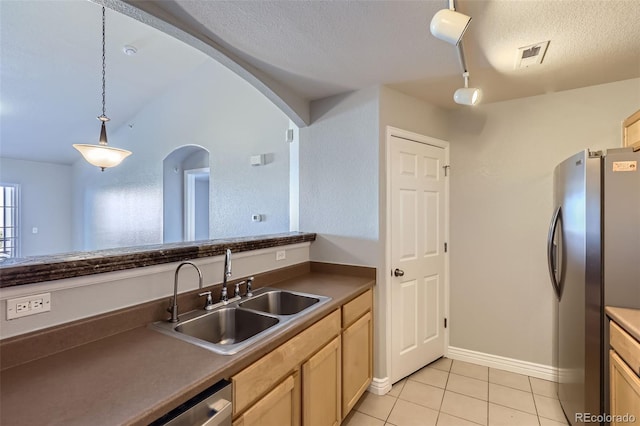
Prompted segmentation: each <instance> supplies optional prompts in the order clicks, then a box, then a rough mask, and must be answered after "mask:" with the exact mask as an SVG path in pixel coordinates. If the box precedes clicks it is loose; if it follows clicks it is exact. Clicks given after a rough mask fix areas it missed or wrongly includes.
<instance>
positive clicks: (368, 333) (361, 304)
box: [342, 290, 373, 419]
mask: <svg viewBox="0 0 640 426" xmlns="http://www.w3.org/2000/svg"><path fill="white" fill-rule="evenodd" d="M372 305H373V300H372V291H371V290H368V291H367V292H366V293H364V294H362V295H361V296H359V297H358V298H356V299H355V300H353V301H352V302H350V303H348V304H346V305H345V306H344V307H343V309H342V320H343V331H342V418H343V419H344V418H345V417H346V416H347V414H349V412H350V411H351V409H352V408H353V407H354V406H355V405H356V403H357V402H358V400H359V399H360V397H361V396H362V394H364V392H365V391H366V390H367V387H368V386H369V384H371V380H372V379H373V321H372V318H373V317H372V312H371V310H372Z"/></svg>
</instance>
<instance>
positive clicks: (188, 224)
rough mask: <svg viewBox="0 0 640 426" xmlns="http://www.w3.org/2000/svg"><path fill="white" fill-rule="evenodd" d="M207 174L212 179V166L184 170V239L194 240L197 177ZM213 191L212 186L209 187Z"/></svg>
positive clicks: (208, 178)
mask: <svg viewBox="0 0 640 426" xmlns="http://www.w3.org/2000/svg"><path fill="white" fill-rule="evenodd" d="M205 175H206V176H207V180H209V181H210V180H211V176H210V168H209V167H202V168H199V169H187V170H185V171H184V201H183V206H184V207H183V236H182V239H183V241H194V240H195V233H196V222H195V203H196V194H195V188H196V178H197V177H199V176H205ZM209 193H211V187H209Z"/></svg>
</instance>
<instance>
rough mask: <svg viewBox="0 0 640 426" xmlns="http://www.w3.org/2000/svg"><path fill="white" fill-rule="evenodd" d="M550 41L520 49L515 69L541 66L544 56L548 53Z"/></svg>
mask: <svg viewBox="0 0 640 426" xmlns="http://www.w3.org/2000/svg"><path fill="white" fill-rule="evenodd" d="M548 46H549V40H547V41H542V42H540V43H536V44H531V45H529V46H524V47H519V48H518V53H517V56H516V66H515V69H520V68H527V67H530V66H533V65H540V64H541V63H542V59H543V58H544V54H545V53H546V52H547V47H548Z"/></svg>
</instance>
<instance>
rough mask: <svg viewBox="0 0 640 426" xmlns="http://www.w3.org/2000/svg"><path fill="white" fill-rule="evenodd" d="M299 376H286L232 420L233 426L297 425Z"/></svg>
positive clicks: (298, 414) (298, 415) (298, 416)
mask: <svg viewBox="0 0 640 426" xmlns="http://www.w3.org/2000/svg"><path fill="white" fill-rule="evenodd" d="M299 380H300V377H299V375H298V374H297V373H294V374H292V375H291V376H289V377H287V378H286V379H285V380H284V381H283V382H282V383H280V384H279V385H278V386H276V387H275V389H273V390H272V391H271V392H269V393H268V394H266V395H265V396H264V398H262V399H261V400H260V401H258V402H257V403H255V404H254V405H253V406H252V407H251V408H249V409H248V410H247V411H246V413H244V414H243V415H242V416H240V417H239V418H238V419H236V421H234V422H233V426H299V425H300V413H299V406H300V401H299V400H300V391H299V389H300V385H299Z"/></svg>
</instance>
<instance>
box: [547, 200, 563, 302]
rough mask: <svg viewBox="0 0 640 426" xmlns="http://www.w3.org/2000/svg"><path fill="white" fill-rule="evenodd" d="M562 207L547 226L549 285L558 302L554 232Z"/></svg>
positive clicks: (556, 249) (556, 251) (556, 250)
mask: <svg viewBox="0 0 640 426" xmlns="http://www.w3.org/2000/svg"><path fill="white" fill-rule="evenodd" d="M561 217H562V207H558V208H557V209H556V211H555V212H554V213H553V216H552V217H551V225H550V226H549V237H548V239H547V263H548V264H549V276H550V278H551V285H552V286H553V290H554V291H555V292H556V297H557V298H558V300H560V283H559V282H558V277H559V276H561V275H560V274H558V265H557V261H558V246H557V245H556V243H555V241H554V237H555V235H556V231H557V228H558V222H560V221H561Z"/></svg>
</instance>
